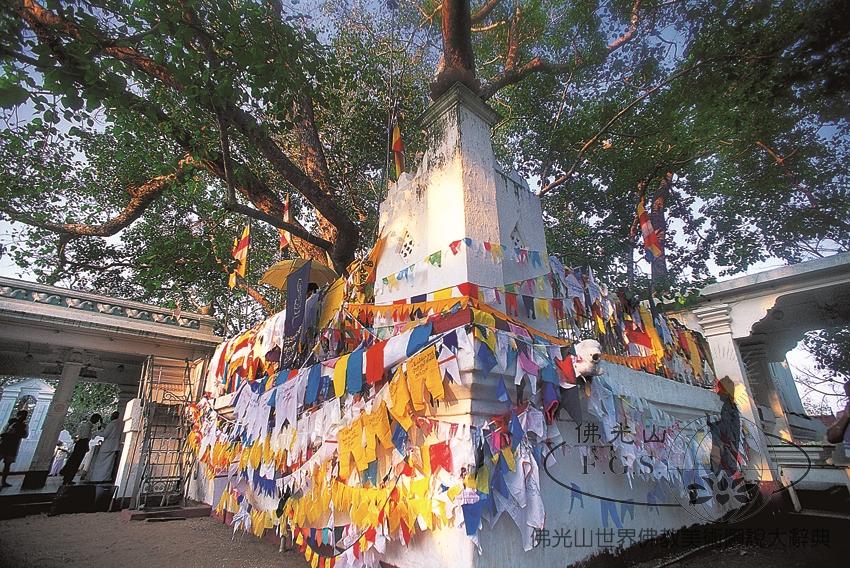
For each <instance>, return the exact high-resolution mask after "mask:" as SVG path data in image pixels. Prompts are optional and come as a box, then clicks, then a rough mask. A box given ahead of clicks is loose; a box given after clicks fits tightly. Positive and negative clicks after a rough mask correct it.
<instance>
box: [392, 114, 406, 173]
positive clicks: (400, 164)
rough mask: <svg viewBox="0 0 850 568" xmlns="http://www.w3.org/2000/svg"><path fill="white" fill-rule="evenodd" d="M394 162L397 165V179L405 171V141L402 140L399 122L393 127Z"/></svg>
mask: <svg viewBox="0 0 850 568" xmlns="http://www.w3.org/2000/svg"><path fill="white" fill-rule="evenodd" d="M392 151H393V162H394V163H395V179H396V180H398V178H399V177H400V176H401V173H402V172H403V171H404V140H402V139H401V130H399V128H398V122H396V123H395V125H394V126H393V142H392Z"/></svg>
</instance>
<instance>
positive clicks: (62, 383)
mask: <svg viewBox="0 0 850 568" xmlns="http://www.w3.org/2000/svg"><path fill="white" fill-rule="evenodd" d="M82 368H83V355H82V353H80V352H79V351H73V352H71V354H70V355H69V357H68V360H66V361H65V363H64V364H63V365H62V375H61V376H60V377H59V386H58V387H57V388H56V392H55V393H54V395H53V400H52V401H51V402H50V408H49V409H48V410H47V416H46V417H45V419H44V426H43V428H42V430H41V437H40V438H39V439H38V446H36V449H35V454H34V455H33V458H32V463H31V465H30V470H29V472H27V475H26V477H25V478H24V483H23V486H24V487H25V488H37V487H44V484H45V482H46V481H47V474H48V473H49V472H50V465H51V464H52V463H53V453H54V450H55V448H56V441H57V440H58V439H59V432H61V431H62V423H63V422H64V421H65V415H66V414H67V413H68V405H69V404H70V403H71V397H72V396H73V394H74V388H75V387H76V386H77V381H79V379H80V370H81V369H82Z"/></svg>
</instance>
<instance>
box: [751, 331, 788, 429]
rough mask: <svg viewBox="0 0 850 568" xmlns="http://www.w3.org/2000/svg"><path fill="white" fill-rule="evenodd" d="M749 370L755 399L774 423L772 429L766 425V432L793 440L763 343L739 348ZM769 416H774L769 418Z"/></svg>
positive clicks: (771, 425)
mask: <svg viewBox="0 0 850 568" xmlns="http://www.w3.org/2000/svg"><path fill="white" fill-rule="evenodd" d="M739 349H740V351H741V355H742V357H743V361H744V365H746V368H747V379H748V380H749V383H750V388H751V389H752V392H753V398H754V399H755V402H756V404H757V405H759V406H760V407H762V408H763V409H764V412H763V414H764V415H765V418H769V419H770V420H771V422H772V424H770V427H768V425H767V424H765V425H764V427H765V430H766V431H769V432H770V433H771V434H773V435H774V436H780V437H781V438H783V439H785V440H790V439H791V427H790V426H789V425H788V417H787V416H786V415H785V408H784V407H783V405H782V399H781V398H780V397H779V393H778V392H777V390H776V384H775V383H774V381H773V373H772V371H771V368H770V361H768V358H767V348H766V346H765V345H764V344H763V343H752V344H746V345H741V346H740V347H739ZM768 414H772V416H770V417H768V416H767V415H768Z"/></svg>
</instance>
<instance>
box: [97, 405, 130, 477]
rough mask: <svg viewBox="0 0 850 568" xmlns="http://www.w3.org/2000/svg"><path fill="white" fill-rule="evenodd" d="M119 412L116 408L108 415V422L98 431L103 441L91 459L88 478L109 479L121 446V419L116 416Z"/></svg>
mask: <svg viewBox="0 0 850 568" xmlns="http://www.w3.org/2000/svg"><path fill="white" fill-rule="evenodd" d="M119 416H120V414H119V413H118V411H117V410H116V411H115V412H113V413H112V415H111V416H110V417H109V424H107V425H106V428H104V429H103V431H102V432H101V433H100V435H101V436H103V441H102V442H101V443H100V447H99V449H98V452H97V454H96V455H95V457H94V458H93V459H92V464H91V469H90V470H89V474H88V480H89V481H94V482H99V481H111V480H112V471H113V468H114V467H115V459H116V458H117V457H118V451H119V448H120V447H121V434H122V433H123V432H122V431H123V428H121V426H122V424H123V421H122V420H120V419H119V418H118V417H119Z"/></svg>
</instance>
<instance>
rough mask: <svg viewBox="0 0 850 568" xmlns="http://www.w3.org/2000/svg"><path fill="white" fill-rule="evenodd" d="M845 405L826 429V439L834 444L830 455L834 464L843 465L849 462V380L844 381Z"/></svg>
mask: <svg viewBox="0 0 850 568" xmlns="http://www.w3.org/2000/svg"><path fill="white" fill-rule="evenodd" d="M844 393H845V394H846V395H847V405H846V406H845V407H844V410H843V411H841V412H839V413H838V416H836V417H835V418H836V420H835V422H834V423H833V424H832V426H830V427H829V429H827V431H826V441H827V442H829V443H830V444H835V451H834V452H833V455H832V460H833V463H834V464H837V465H844V464H846V463H849V462H850V428H848V425H850V381H847V382H846V383H844Z"/></svg>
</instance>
